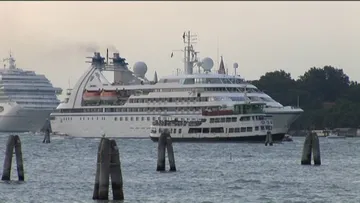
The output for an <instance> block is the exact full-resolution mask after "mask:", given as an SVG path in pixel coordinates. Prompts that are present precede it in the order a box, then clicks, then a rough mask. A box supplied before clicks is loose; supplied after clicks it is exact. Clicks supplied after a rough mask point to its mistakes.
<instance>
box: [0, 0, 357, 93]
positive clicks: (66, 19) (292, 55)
mask: <svg viewBox="0 0 360 203" xmlns="http://www.w3.org/2000/svg"><path fill="white" fill-rule="evenodd" d="M0 25H1V28H0V58H5V57H7V56H8V53H9V50H10V49H11V50H12V52H13V55H14V56H15V58H16V59H17V66H18V67H19V68H23V69H27V70H34V71H36V72H37V73H42V74H45V75H46V76H47V77H48V78H49V80H51V81H52V83H53V85H55V86H59V87H62V88H63V89H65V88H68V81H69V80H70V85H71V86H73V85H74V84H75V83H76V81H77V79H78V78H79V77H80V76H81V75H82V74H83V72H84V71H85V70H86V69H87V68H88V67H89V64H86V63H85V61H86V60H87V59H85V57H86V56H92V55H93V53H92V51H91V50H93V49H97V50H98V51H100V52H102V55H103V56H105V54H106V48H107V47H109V49H110V51H112V50H113V49H115V48H116V49H117V50H119V52H120V55H121V56H122V57H125V58H126V59H127V61H128V63H129V66H130V67H132V65H133V64H134V63H135V62H137V61H144V62H145V63H146V64H147V66H148V72H147V74H146V76H147V77H148V79H151V80H152V79H153V75H154V71H155V70H156V71H157V73H158V76H159V77H161V76H164V75H169V74H174V73H175V72H176V68H180V69H181V70H183V64H182V62H181V60H182V56H183V55H182V53H175V56H174V58H170V54H171V52H172V50H174V49H182V48H183V42H182V34H183V32H184V31H186V30H190V31H192V32H193V33H195V34H197V35H198V42H197V44H196V46H195V49H197V50H198V51H200V54H199V56H200V57H201V58H205V57H211V58H212V59H213V60H214V62H216V61H217V39H219V54H220V55H223V57H224V62H225V65H226V66H227V67H228V68H229V73H231V74H233V68H232V67H233V63H234V62H237V63H238V64H239V69H238V71H237V72H238V73H240V75H241V76H242V77H244V78H246V79H248V80H252V79H258V78H259V77H260V76H261V75H263V74H265V72H268V71H275V70H279V69H283V70H285V71H287V72H290V73H291V75H292V77H293V78H297V77H298V76H299V75H301V74H303V73H304V71H306V70H308V69H309V68H310V67H313V66H317V67H322V66H324V65H332V66H335V67H338V68H342V69H344V71H345V73H346V74H348V75H349V76H350V79H352V80H357V81H360V2H341V1H337V2H309V1H308V2H301V1H299V2H290V1H289V2H220V1H219V2H122V1H119V2H100V1H98V2H14V1H13V2H0ZM112 47H115V48H112ZM111 55H112V54H111ZM217 68H218V65H216V69H217Z"/></svg>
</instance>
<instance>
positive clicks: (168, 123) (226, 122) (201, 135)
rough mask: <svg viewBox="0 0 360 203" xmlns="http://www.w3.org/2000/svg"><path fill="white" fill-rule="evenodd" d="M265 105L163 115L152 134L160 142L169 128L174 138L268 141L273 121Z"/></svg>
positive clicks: (239, 105)
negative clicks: (188, 114) (161, 136)
mask: <svg viewBox="0 0 360 203" xmlns="http://www.w3.org/2000/svg"><path fill="white" fill-rule="evenodd" d="M263 105H265V104H263V103H251V104H250V103H242V104H235V105H233V106H232V107H230V108H224V109H220V110H215V111H203V112H202V116H200V117H198V116H192V117H184V118H180V119H179V117H178V116H177V118H174V117H172V116H162V117H161V118H160V119H159V120H155V121H153V123H152V125H151V132H150V138H151V140H152V141H154V142H157V141H158V139H159V137H160V135H161V133H162V132H164V130H165V129H168V130H169V132H170V134H171V137H172V140H173V141H174V142H175V141H176V142H191V141H196V142H201V141H203V142H264V141H265V138H266V134H267V132H268V131H271V130H272V126H273V122H272V120H271V119H269V117H266V114H265V113H263V110H262V108H263ZM282 139H283V136H281V135H280V136H277V135H273V140H274V141H281V140H282Z"/></svg>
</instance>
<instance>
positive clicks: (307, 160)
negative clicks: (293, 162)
mask: <svg viewBox="0 0 360 203" xmlns="http://www.w3.org/2000/svg"><path fill="white" fill-rule="evenodd" d="M311 138H312V136H311V133H308V134H307V135H306V137H305V141H304V148H303V153H302V157H301V165H311V150H312V147H311V143H312V139H311Z"/></svg>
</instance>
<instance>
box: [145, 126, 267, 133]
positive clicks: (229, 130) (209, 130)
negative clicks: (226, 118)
mask: <svg viewBox="0 0 360 203" xmlns="http://www.w3.org/2000/svg"><path fill="white" fill-rule="evenodd" d="M253 129H254V131H259V130H262V131H264V130H271V129H272V127H271V126H255V127H254V128H253V127H240V128H225V130H224V128H223V127H216V128H189V130H188V133H189V134H200V133H205V134H208V133H243V132H253ZM169 130H170V134H176V133H178V134H181V133H182V129H181V128H179V129H176V128H170V129H169ZM164 131H165V129H164V128H159V133H163V132H164ZM151 133H154V134H155V133H157V130H156V128H152V129H151Z"/></svg>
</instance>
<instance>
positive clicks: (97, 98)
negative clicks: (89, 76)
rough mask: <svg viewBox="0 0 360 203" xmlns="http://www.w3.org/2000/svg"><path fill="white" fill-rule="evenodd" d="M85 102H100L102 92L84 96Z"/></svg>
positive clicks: (88, 92)
mask: <svg viewBox="0 0 360 203" xmlns="http://www.w3.org/2000/svg"><path fill="white" fill-rule="evenodd" d="M83 100H84V101H91V102H98V101H100V91H88V90H86V91H85V92H84V94H83Z"/></svg>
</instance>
